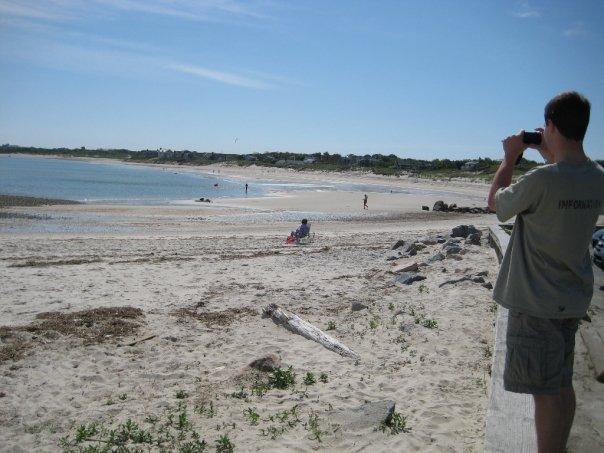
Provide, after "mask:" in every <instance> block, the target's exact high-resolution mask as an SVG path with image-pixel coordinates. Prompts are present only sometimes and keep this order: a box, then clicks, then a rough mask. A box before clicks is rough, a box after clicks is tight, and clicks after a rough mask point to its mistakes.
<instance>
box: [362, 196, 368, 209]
mask: <svg viewBox="0 0 604 453" xmlns="http://www.w3.org/2000/svg"><path fill="white" fill-rule="evenodd" d="M368 198H369V197H367V194H365V197H363V209H369V206H367V199H368Z"/></svg>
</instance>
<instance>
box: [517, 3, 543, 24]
mask: <svg viewBox="0 0 604 453" xmlns="http://www.w3.org/2000/svg"><path fill="white" fill-rule="evenodd" d="M512 14H513V15H514V16H516V17H518V18H520V19H531V18H537V17H541V13H540V12H539V10H537V9H536V8H533V7H532V6H531V5H530V3H529V2H528V0H522V1H519V2H517V3H516V10H515V11H514V12H513V13H512Z"/></svg>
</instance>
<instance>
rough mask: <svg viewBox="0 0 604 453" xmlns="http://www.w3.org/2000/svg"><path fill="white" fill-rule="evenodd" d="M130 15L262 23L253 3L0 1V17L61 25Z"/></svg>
mask: <svg viewBox="0 0 604 453" xmlns="http://www.w3.org/2000/svg"><path fill="white" fill-rule="evenodd" d="M124 12H134V13H140V14H152V15H159V16H167V17H172V18H177V19H183V20H189V21H208V22H214V21H223V20H233V19H248V20H250V19H255V20H258V19H266V18H267V17H268V15H267V14H265V13H263V12H261V11H260V7H259V6H257V4H256V3H255V2H243V1H236V0H198V1H195V0H0V14H2V15H5V16H16V17H26V18H29V19H38V20H39V19H43V20H54V21H57V20H58V21H64V20H70V19H74V18H78V17H96V16H97V15H98V14H119V13H124Z"/></svg>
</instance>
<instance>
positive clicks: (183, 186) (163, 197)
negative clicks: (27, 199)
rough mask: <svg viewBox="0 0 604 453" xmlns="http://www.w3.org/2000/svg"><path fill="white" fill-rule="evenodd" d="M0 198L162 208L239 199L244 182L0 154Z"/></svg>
mask: <svg viewBox="0 0 604 453" xmlns="http://www.w3.org/2000/svg"><path fill="white" fill-rule="evenodd" d="M216 184H217V186H216ZM266 191H267V189H266V188H265V187H264V186H263V185H262V184H250V188H249V192H248V195H249V196H263V195H265V194H266ZM0 193H2V194H10V195H23V196H31V197H45V198H61V199H65V200H76V201H82V202H87V203H118V204H167V203H172V202H177V201H181V200H189V201H190V200H193V199H198V198H200V197H205V198H210V199H214V198H224V197H240V196H244V195H245V182H241V181H235V180H229V179H224V178H221V177H220V176H219V175H218V174H216V175H213V174H208V175H203V174H199V173H193V172H189V171H182V170H180V171H179V169H164V168H160V167H151V166H142V165H127V164H124V163H121V162H119V161H116V162H115V163H113V162H108V163H106V162H102V163H97V162H86V161H82V160H71V159H48V158H43V157H36V156H25V155H0Z"/></svg>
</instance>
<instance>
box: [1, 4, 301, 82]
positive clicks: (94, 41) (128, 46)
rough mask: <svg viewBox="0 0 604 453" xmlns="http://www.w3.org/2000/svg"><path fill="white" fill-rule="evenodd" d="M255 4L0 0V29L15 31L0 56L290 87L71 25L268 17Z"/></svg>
mask: <svg viewBox="0 0 604 453" xmlns="http://www.w3.org/2000/svg"><path fill="white" fill-rule="evenodd" d="M252 5H254V3H252V2H249V3H245V4H244V3H243V2H240V1H235V0H0V26H2V27H3V28H4V29H5V30H8V29H12V30H13V31H14V32H15V33H13V39H11V40H10V41H11V42H10V43H8V42H4V43H2V42H0V53H1V54H3V55H5V56H10V57H12V58H19V59H21V60H27V61H29V62H33V63H35V64H38V65H42V66H45V67H53V68H59V69H63V70H69V71H76V72H85V73H91V72H93V73H101V74H107V75H114V76H125V77H149V74H150V73H152V74H162V73H163V74H164V75H165V74H166V73H173V74H176V73H180V74H187V75H189V76H194V77H196V78H201V79H206V80H211V81H214V82H218V83H222V84H227V85H231V86H237V87H242V88H250V89H256V90H267V89H272V88H277V87H280V86H286V85H288V84H291V83H288V82H287V80H286V79H284V78H282V77H280V76H278V75H274V74H267V73H264V72H260V71H252V70H250V69H248V68H242V69H235V70H223V69H217V68H212V67H211V65H208V64H204V63H203V62H199V61H197V60H199V58H198V57H197V56H194V57H189V56H187V55H182V52H178V53H181V55H180V57H176V56H175V55H174V52H173V51H171V50H170V49H162V48H158V47H155V46H149V45H147V44H143V43H136V42H130V41H127V40H122V39H119V38H115V37H110V36H99V35H93V34H88V33H82V32H80V31H76V28H77V27H72V26H71V25H72V24H71V22H72V21H73V22H76V23H77V22H78V21H79V20H80V19H87V18H88V17H89V16H92V15H95V17H98V16H99V15H101V16H102V17H104V18H107V17H108V14H109V17H111V15H112V14H113V13H115V12H119V11H121V12H124V11H130V12H133V13H137V14H156V15H162V16H167V17H168V18H178V19H182V20H188V21H217V20H221V18H225V17H227V16H231V17H235V18H243V19H246V20H247V19H253V20H255V19H261V18H263V17H265V16H264V15H262V14H260V13H259V12H257V11H256V10H255V9H254V8H253V7H252ZM108 11H109V13H108ZM162 55H163V57H162ZM200 63H201V64H200ZM143 68H144V69H143ZM150 70H151V71H150Z"/></svg>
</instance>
